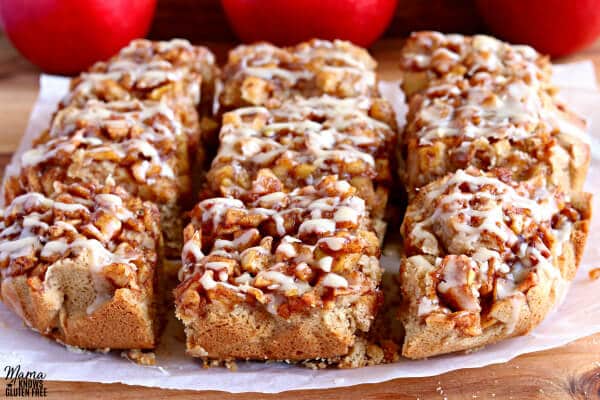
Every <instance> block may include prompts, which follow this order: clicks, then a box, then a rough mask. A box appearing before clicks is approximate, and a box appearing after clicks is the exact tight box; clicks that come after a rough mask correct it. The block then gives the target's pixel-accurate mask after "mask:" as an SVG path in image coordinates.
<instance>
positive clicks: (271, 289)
mask: <svg viewBox="0 0 600 400" xmlns="http://www.w3.org/2000/svg"><path fill="white" fill-rule="evenodd" d="M261 175H264V177H261ZM270 181H275V182H277V181H278V180H277V179H276V178H275V177H273V176H272V175H271V174H270V172H269V171H268V170H262V171H261V172H259V178H258V179H256V180H255V181H254V182H253V183H252V186H251V188H250V190H249V193H248V194H247V196H246V198H247V200H246V201H241V200H239V199H235V198H231V197H229V198H226V197H219V198H211V199H207V200H204V201H202V202H200V203H199V204H198V205H197V206H196V207H195V208H194V210H193V211H192V222H191V223H190V225H188V226H187V227H186V229H185V232H184V235H185V245H184V248H183V254H182V262H183V268H182V270H181V272H180V274H181V279H182V280H183V281H182V283H181V284H180V285H179V287H178V288H177V289H176V291H175V299H176V313H177V316H178V317H179V319H181V320H182V321H183V323H184V325H185V327H186V336H187V351H188V353H189V354H191V355H193V356H196V357H201V358H203V359H205V360H219V361H227V360H233V359H258V360H289V361H303V360H310V359H321V360H323V361H324V362H328V363H329V362H331V363H333V362H336V361H339V360H340V358H342V357H343V356H345V355H347V354H348V352H349V351H350V349H351V347H352V346H353V344H354V343H355V342H356V341H357V340H359V337H360V335H364V334H365V333H366V332H368V330H369V327H370V325H371V323H372V321H373V319H374V316H375V313H376V310H377V308H378V306H379V304H380V301H381V293H380V291H379V282H380V279H381V274H382V270H381V268H380V266H379V253H380V249H379V244H378V239H377V236H376V235H375V233H374V232H373V229H372V223H371V220H370V218H369V216H368V211H367V209H366V207H365V202H364V200H363V199H361V198H360V197H358V196H357V195H356V189H355V188H354V187H352V186H351V185H350V184H348V183H347V182H346V181H343V180H338V179H337V177H335V176H327V177H324V178H322V179H319V180H317V181H316V182H315V184H314V185H309V186H304V187H301V188H298V189H295V190H292V191H289V192H282V191H280V187H278V185H277V184H276V183H275V184H273V185H270V184H269V183H270Z"/></svg>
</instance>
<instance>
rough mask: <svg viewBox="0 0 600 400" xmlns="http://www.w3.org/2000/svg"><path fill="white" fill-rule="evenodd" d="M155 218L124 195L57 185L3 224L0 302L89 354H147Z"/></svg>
mask: <svg viewBox="0 0 600 400" xmlns="http://www.w3.org/2000/svg"><path fill="white" fill-rule="evenodd" d="M161 246H162V241H161V233H160V227H159V214H158V210H157V209H156V207H155V206H154V205H153V204H151V203H150V202H143V201H141V200H140V199H139V198H136V197H132V196H130V195H129V194H128V193H127V192H126V191H124V190H123V189H122V188H118V187H113V186H110V185H107V186H95V185H90V184H72V185H63V184H61V183H59V182H57V183H56V184H55V190H54V192H53V193H52V195H50V196H48V197H46V196H44V195H43V194H41V193H36V192H29V193H26V194H23V195H20V196H18V197H15V198H14V199H12V201H11V202H10V203H8V205H7V206H6V208H5V209H4V210H3V212H2V215H1V217H0V284H1V291H0V294H1V298H2V301H3V302H4V304H6V305H7V306H8V307H9V308H11V309H12V310H13V311H14V312H15V313H16V314H17V315H18V316H19V317H21V318H22V319H23V321H24V322H25V323H26V324H27V325H28V326H29V327H31V328H32V329H34V330H36V331H38V332H39V333H41V334H43V335H45V336H48V337H51V338H53V339H55V340H57V341H59V342H61V343H64V344H66V345H70V346H76V347H81V348H86V349H152V348H154V347H155V346H156V343H157V339H158V336H157V332H158V329H159V326H158V325H159V324H158V322H157V320H158V318H157V312H158V307H159V306H160V304H161V302H160V293H157V280H158V275H159V274H160V273H161V262H162V260H161Z"/></svg>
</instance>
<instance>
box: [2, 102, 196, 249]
mask: <svg viewBox="0 0 600 400" xmlns="http://www.w3.org/2000/svg"><path fill="white" fill-rule="evenodd" d="M187 141H188V137H187V135H186V133H185V126H184V125H183V124H182V122H181V121H180V120H179V119H178V118H177V116H176V115H175V113H174V112H173V111H172V110H171V109H170V108H169V107H168V106H167V105H166V103H163V102H141V101H138V100H132V101H115V102H110V103H102V102H98V101H89V102H87V103H86V104H85V105H83V106H82V108H79V107H75V106H69V107H66V108H64V109H62V110H60V111H59V112H58V113H57V114H56V115H55V117H54V120H53V122H52V125H51V127H50V129H49V130H48V131H46V132H44V133H43V134H42V136H41V137H40V138H38V140H37V144H36V145H35V146H34V147H33V148H32V149H30V150H28V151H26V152H25V153H24V154H23V155H22V156H21V159H20V166H21V170H20V172H19V173H17V174H16V175H14V176H11V177H8V179H7V180H6V183H5V190H4V194H5V199H6V202H7V203H9V202H10V201H12V200H13V199H14V198H15V197H16V196H18V195H20V194H22V193H26V192H40V193H44V194H46V195H48V194H51V193H53V192H54V190H55V183H56V182H63V183H71V182H89V183H94V184H97V185H103V184H104V183H105V182H106V181H107V180H108V179H110V180H112V181H113V182H115V183H116V184H117V185H121V186H122V187H124V188H125V189H126V190H127V191H128V192H130V193H132V194H134V195H136V196H139V197H141V198H142V199H143V200H150V201H152V202H154V203H156V204H157V206H158V207H159V209H160V211H161V215H162V217H163V218H162V225H163V232H164V236H165V242H166V252H167V255H169V256H173V257H179V254H180V249H181V236H182V233H181V232H182V229H183V224H182V222H181V207H182V206H184V205H185V204H186V203H189V202H190V195H191V188H190V185H191V183H190V165H189V161H188V157H187V156H188V153H187Z"/></svg>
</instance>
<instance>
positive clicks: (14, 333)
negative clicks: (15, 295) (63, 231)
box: [0, 62, 600, 393]
mask: <svg viewBox="0 0 600 400" xmlns="http://www.w3.org/2000/svg"><path fill="white" fill-rule="evenodd" d="M554 76H555V81H556V84H557V85H558V86H559V87H560V88H561V89H562V90H561V96H562V97H563V98H564V99H565V100H567V102H568V103H569V104H570V105H571V106H572V107H573V108H574V109H575V110H576V111H578V112H579V113H581V114H582V115H584V116H585V117H587V118H588V119H589V122H590V142H591V143H592V148H593V151H592V157H593V158H592V165H591V169H590V173H589V176H588V180H587V184H586V190H587V191H590V192H592V193H594V194H596V192H598V188H599V187H600V123H598V124H595V123H594V121H600V107H599V105H600V92H598V88H597V86H596V80H595V77H594V68H593V65H592V64H591V63H590V62H583V63H577V64H569V65H560V66H556V67H555V75H554ZM67 85H68V82H67V80H66V79H65V78H60V77H52V76H42V77H41V80H40V94H39V98H38V100H37V103H36V105H35V107H34V109H33V111H32V114H31V117H30V120H29V125H28V127H27V131H26V133H25V136H24V138H23V141H22V143H21V146H20V148H19V152H22V151H23V150H24V149H27V148H29V147H30V143H31V140H32V138H33V137H35V136H36V135H37V134H38V133H39V132H40V131H41V130H42V129H44V128H45V127H46V126H47V124H48V121H49V118H50V116H51V114H52V113H53V111H54V110H55V108H56V103H57V102H58V100H59V99H60V98H61V97H62V96H63V95H64V94H65V93H66V91H67ZM394 87H397V85H391V84H387V85H386V84H384V85H383V87H382V89H383V90H382V92H384V95H385V96H395V95H397V93H394ZM392 100H395V102H396V103H397V104H399V102H398V101H397V100H398V99H397V98H396V99H392ZM9 168H10V169H12V168H14V165H12V166H10V167H9ZM594 210H595V211H596V212H598V210H600V195H596V196H595V199H594ZM599 243H600V218H598V217H596V218H594V220H593V222H592V227H591V229H590V236H589V238H588V245H587V249H586V253H585V256H584V259H583V263H582V266H581V268H580V270H579V273H578V274H577V277H576V278H575V281H574V282H573V284H572V285H571V288H570V290H569V292H568V294H567V296H566V298H565V300H564V302H563V303H562V304H561V305H560V307H559V308H558V312H556V311H555V312H553V313H552V314H551V315H550V316H548V318H547V319H546V320H545V321H544V322H543V323H542V324H541V325H540V326H539V327H538V328H537V329H535V330H534V332H533V333H531V334H530V335H528V336H524V337H519V338H514V339H510V340H506V341H504V342H502V343H499V344H496V345H492V346H488V347H486V348H485V349H483V350H481V351H477V352H473V353H470V354H455V355H447V356H442V357H436V358H432V359H428V360H422V361H409V360H401V361H400V362H397V363H394V364H388V365H379V366H374V367H367V368H361V369H355V370H319V371H314V370H309V369H306V368H302V367H297V366H289V365H284V364H277V363H270V364H265V363H250V362H248V363H244V362H241V363H238V370H237V371H236V372H231V371H229V370H227V369H224V368H211V369H202V368H201V367H200V364H199V363H198V362H197V361H195V360H193V359H191V358H189V357H186V356H185V355H184V344H183V341H184V336H183V332H182V330H181V328H180V327H179V326H178V324H177V323H176V322H175V321H170V326H169V327H168V329H167V331H166V334H165V337H163V339H162V344H161V346H160V348H159V349H158V350H157V366H155V367H143V366H139V365H136V364H134V363H133V362H131V361H128V360H126V359H124V358H121V357H120V356H119V354H114V353H109V354H100V353H91V352H76V351H72V350H71V351H68V350H66V349H65V348H64V347H63V346H61V345H59V344H57V343H54V342H52V341H50V340H48V339H46V338H44V337H41V336H40V335H38V334H37V333H35V332H32V331H31V330H29V329H28V328H26V327H25V326H24V325H23V323H22V322H21V320H20V319H19V318H17V317H16V316H15V315H13V314H12V313H11V312H10V311H8V310H7V309H6V308H5V307H4V306H3V305H2V304H0V368H1V371H4V367H5V366H6V365H13V366H14V365H17V364H19V365H20V366H21V369H22V370H30V371H31V370H35V371H41V372H44V373H46V374H47V379H49V380H62V381H92V382H104V383H111V382H121V383H125V384H131V385H144V386H156V387H162V388H173V389H193V390H222V391H228V392H268V393H273V392H281V391H286V390H295V389H317V388H332V387H340V386H349V385H356V384H361V383H375V382H382V381H386V380H390V379H394V378H404V377H420V376H431V375H438V374H441V373H444V372H447V371H451V370H455V369H461V368H474V367H481V366H485V365H489V364H495V363H502V362H505V361H508V360H510V359H512V358H514V357H516V356H518V355H520V354H524V353H530V352H534V351H539V350H544V349H549V348H553V347H558V346H561V345H564V344H566V343H568V342H571V341H573V340H575V339H578V338H581V337H584V336H587V335H591V334H593V333H597V332H600V302H598V301H597V293H598V291H599V290H600V280H598V281H591V280H590V279H589V278H588V271H589V270H590V269H591V268H594V267H600V246H598V244H599ZM382 261H383V264H384V266H385V267H386V268H387V269H391V270H394V269H397V268H398V259H397V258H396V257H389V256H384V257H383V259H382ZM1 371H0V374H1Z"/></svg>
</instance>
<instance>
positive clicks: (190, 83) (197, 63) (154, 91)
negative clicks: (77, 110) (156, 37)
mask: <svg viewBox="0 0 600 400" xmlns="http://www.w3.org/2000/svg"><path fill="white" fill-rule="evenodd" d="M217 76H218V69H217V67H216V64H215V57H214V55H213V54H212V52H210V50H208V49H207V48H205V47H201V46H192V45H191V44H190V43H189V42H188V41H187V40H182V39H173V40H170V41H149V40H143V39H140V40H134V41H132V42H131V43H130V44H129V45H128V46H127V47H125V48H123V49H122V50H121V51H120V52H119V53H118V54H117V55H116V56H114V57H113V58H111V59H110V60H108V61H106V62H98V63H96V64H94V65H93V66H92V67H91V68H90V69H89V71H88V72H85V73H82V74H81V75H79V76H78V77H75V78H74V79H73V80H72V82H71V90H70V92H69V94H68V95H67V96H66V97H65V98H64V99H63V101H62V103H61V104H62V105H63V106H68V105H77V106H80V107H82V106H84V105H85V103H86V102H87V101H89V100H99V101H103V102H112V101H117V100H134V99H138V100H147V101H165V102H168V103H169V106H170V107H171V109H172V110H173V112H174V113H175V114H176V115H177V117H178V118H179V119H180V120H181V121H182V122H183V124H184V125H185V126H187V127H189V129H188V130H187V133H188V134H189V136H190V140H189V143H188V144H189V146H190V154H191V155H193V156H194V157H196V156H198V157H199V158H200V159H203V156H204V155H203V154H202V153H200V154H199V155H196V151H197V150H200V151H202V146H200V142H201V139H202V138H201V136H202V129H201V124H200V120H199V115H198V110H199V111H201V115H200V117H203V116H207V117H208V116H210V115H211V114H212V112H211V110H212V104H213V96H214V91H215V82H216V79H217ZM209 139H210V138H209Z"/></svg>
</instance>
